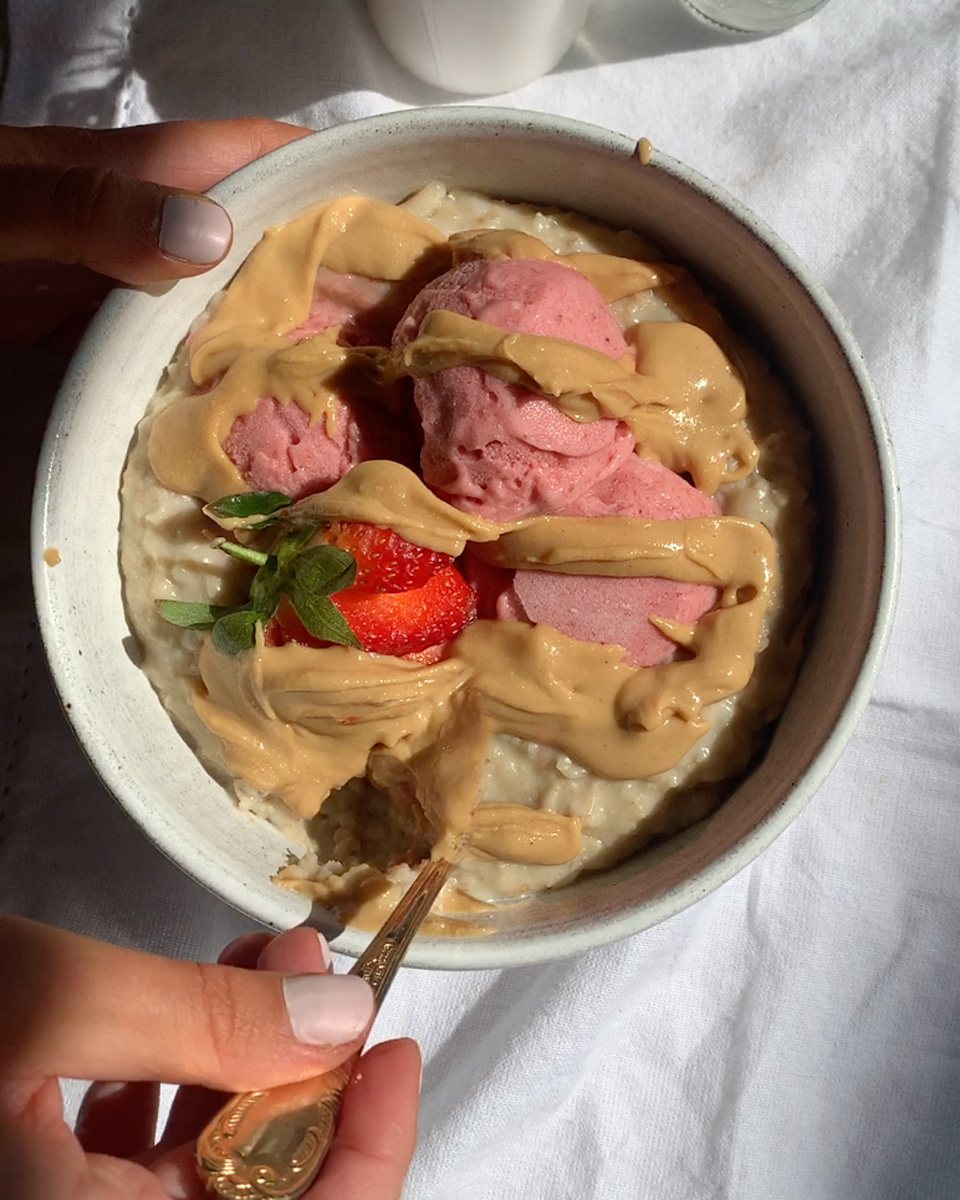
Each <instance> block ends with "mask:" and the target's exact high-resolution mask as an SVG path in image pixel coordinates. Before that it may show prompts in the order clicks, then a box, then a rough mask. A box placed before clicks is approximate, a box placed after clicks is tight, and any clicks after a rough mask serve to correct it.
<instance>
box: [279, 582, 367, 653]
mask: <svg viewBox="0 0 960 1200" xmlns="http://www.w3.org/2000/svg"><path fill="white" fill-rule="evenodd" d="M289 595H290V600H291V602H292V603H293V607H294V608H295V609H296V610H297V616H298V617H299V618H300V620H301V621H302V622H303V624H304V626H305V628H306V629H307V631H308V632H309V633H312V634H313V636H314V637H315V638H322V639H323V641H325V642H339V643H340V644H341V645H342V646H357V647H359V646H360V643H359V641H358V640H357V635H356V634H355V633H354V632H353V630H352V629H351V628H350V626H349V625H348V624H347V622H346V620H345V619H344V616H343V614H342V613H341V612H340V610H339V609H338V608H337V607H336V605H335V604H334V603H333V601H332V600H328V599H327V597H326V596H314V595H311V593H310V592H308V591H306V589H305V588H303V587H301V586H300V584H299V583H294V585H293V588H292V589H291V591H290V593H289Z"/></svg>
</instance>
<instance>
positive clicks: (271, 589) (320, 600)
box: [157, 492, 360, 657]
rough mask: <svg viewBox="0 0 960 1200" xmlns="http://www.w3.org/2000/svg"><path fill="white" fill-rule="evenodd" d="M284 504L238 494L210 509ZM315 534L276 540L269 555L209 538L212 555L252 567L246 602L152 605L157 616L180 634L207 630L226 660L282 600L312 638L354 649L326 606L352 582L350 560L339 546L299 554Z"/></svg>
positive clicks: (225, 511) (311, 529) (280, 499)
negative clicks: (217, 552)
mask: <svg viewBox="0 0 960 1200" xmlns="http://www.w3.org/2000/svg"><path fill="white" fill-rule="evenodd" d="M289 503H290V498H289V497H288V496H284V495H283V494H282V493H280V492H243V493H241V494H240V495H238V496H224V497H223V498H222V499H221V500H217V501H216V502H215V504H213V505H211V506H210V507H211V509H213V510H215V511H216V512H217V513H218V515H221V516H225V517H227V516H229V517H250V516H260V515H267V514H269V513H271V512H274V511H276V509H278V508H280V507H283V505H284V504H289ZM316 531H317V527H316V526H315V525H312V526H304V527H303V528H300V529H295V530H293V531H292V532H291V533H287V534H285V535H284V536H283V537H282V538H280V540H279V541H278V542H277V544H276V545H275V546H274V548H273V550H272V551H271V552H270V553H269V554H268V553H265V552H264V551H262V550H254V549H253V548H252V547H250V546H242V545H240V543H239V542H232V541H230V540H229V539H228V538H222V537H221V538H215V539H214V541H213V542H212V543H211V544H212V545H213V546H215V547H216V548H217V549H218V550H221V551H223V553H224V554H229V555H230V557H231V558H236V559H238V560H239V561H240V562H246V563H251V564H253V565H254V566H256V567H257V573H256V574H255V575H254V577H253V580H252V582H251V584H250V594H249V596H248V598H247V600H246V601H245V602H244V603H243V604H238V605H234V606H232V607H227V606H224V605H218V604H200V603H195V602H192V601H181V600H158V601H157V609H158V610H159V612H160V616H161V617H163V619H164V620H165V621H169V622H170V624H171V625H178V626H180V627H181V628H183V629H198V630H210V631H211V638H212V641H213V644H214V646H215V647H216V648H217V650H219V651H220V652H221V654H227V655H230V656H231V657H232V656H235V655H237V654H241V653H242V652H243V651H244V650H249V649H250V648H251V647H252V646H253V644H254V641H255V638H256V628H257V625H258V624H259V625H266V623H267V622H268V621H269V620H270V618H271V617H272V616H273V614H274V613H275V612H276V611H277V606H278V605H279V603H280V597H281V596H286V597H287V599H288V600H289V601H290V603H291V604H292V605H293V608H294V610H295V612H296V614H297V616H298V617H299V618H300V620H301V622H302V623H303V625H304V627H305V628H306V629H307V631H308V632H309V633H311V634H312V635H313V636H314V637H315V638H320V639H322V640H323V641H325V642H338V643H339V644H341V645H344V646H359V644H360V643H359V642H358V641H357V638H356V635H355V634H354V632H353V630H352V629H351V628H350V626H349V625H348V624H347V622H346V621H345V620H344V618H343V616H342V614H341V613H340V611H339V609H338V608H337V607H336V606H335V605H334V604H333V603H332V602H331V600H330V596H332V595H333V593H334V592H340V591H343V589H344V588H348V587H350V586H351V585H352V584H353V583H354V581H355V580H356V578H357V563H356V560H355V559H354V557H353V555H352V554H350V553H348V552H347V551H346V550H342V549H341V548H340V547H339V546H327V545H320V546H310V547H309V548H307V549H304V547H305V546H306V543H307V542H308V541H309V540H310V538H311V537H312V536H313V535H314V533H316Z"/></svg>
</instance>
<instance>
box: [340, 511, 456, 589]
mask: <svg viewBox="0 0 960 1200" xmlns="http://www.w3.org/2000/svg"><path fill="white" fill-rule="evenodd" d="M322 536H323V540H324V541H325V542H329V543H330V544H331V545H333V546H339V547H340V548H341V549H342V550H347V551H349V552H350V553H351V554H352V555H353V557H354V558H355V559H356V560H357V582H356V587H358V588H362V589H364V590H365V591H368V592H407V591H410V590H411V589H413V588H422V587H423V586H424V585H425V584H426V583H427V582H428V581H429V580H430V579H431V578H432V577H433V576H434V575H436V573H437V572H438V571H441V570H443V568H444V567H449V566H450V565H451V564H452V562H453V559H452V558H451V556H450V555H449V554H438V553H437V552H436V551H435V550H426V549H424V547H423V546H416V545H414V543H413V542H408V541H407V540H406V539H405V538H402V537H401V536H400V534H399V533H395V532H394V531H393V530H392V529H385V528H384V527H383V526H381V525H367V524H364V523H362V522H360V521H334V522H333V524H332V525H328V526H327V528H326V530H325V531H324V533H323V535H322Z"/></svg>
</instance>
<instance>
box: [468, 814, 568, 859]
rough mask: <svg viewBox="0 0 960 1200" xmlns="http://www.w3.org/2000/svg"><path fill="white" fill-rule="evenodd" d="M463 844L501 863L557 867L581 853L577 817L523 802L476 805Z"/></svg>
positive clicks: (475, 852) (473, 852)
mask: <svg viewBox="0 0 960 1200" xmlns="http://www.w3.org/2000/svg"><path fill="white" fill-rule="evenodd" d="M466 845H467V847H468V849H469V852H470V853H472V854H480V855H483V856H485V857H488V858H495V859H499V860H500V861H501V862H513V863H528V864H532V865H536V866H550V867H553V866H560V865H561V864H563V863H568V862H569V861H570V860H571V859H572V858H576V856H577V855H578V854H579V853H580V818H579V817H568V816H564V815H563V814H562V813H555V812H546V811H541V810H538V809H536V808H529V807H528V806H527V805H525V804H490V803H487V804H478V805H477V807H476V808H475V809H474V811H473V821H472V823H471V826H470V833H469V834H468V836H467V841H466Z"/></svg>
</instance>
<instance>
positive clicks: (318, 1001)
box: [0, 919, 373, 1091]
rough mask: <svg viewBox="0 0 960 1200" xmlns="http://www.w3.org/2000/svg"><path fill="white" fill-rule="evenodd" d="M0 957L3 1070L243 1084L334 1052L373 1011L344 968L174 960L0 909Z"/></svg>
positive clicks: (276, 1076) (330, 1057)
mask: <svg viewBox="0 0 960 1200" xmlns="http://www.w3.org/2000/svg"><path fill="white" fill-rule="evenodd" d="M0 961H2V962H3V964H4V980H5V982H4V988H3V989H2V990H0V1062H2V1063H3V1064H4V1068H3V1070H4V1074H6V1075H7V1076H12V1077H21V1078H23V1077H32V1076H38V1075H60V1076H66V1077H72V1078H80V1079H102V1080H136V1079H156V1080H163V1081H166V1082H170V1083H198V1084H202V1085H204V1086H206V1087H211V1088H217V1089H221V1090H224V1091H249V1090H253V1089H255V1088H262V1087H271V1086H273V1085H275V1084H280V1083H287V1082H291V1081H293V1080H298V1079H306V1078H309V1077H310V1076H312V1075H317V1074H320V1073H322V1072H324V1071H327V1070H329V1069H330V1068H332V1067H334V1066H336V1065H337V1064H339V1063H341V1062H343V1061H344V1060H345V1059H346V1058H347V1057H349V1055H350V1054H352V1053H353V1052H354V1051H355V1050H356V1049H358V1048H359V1046H360V1044H361V1042H362V1040H363V1038H364V1036H365V1034H366V1032H367V1029H368V1027H369V1025H370V1022H371V1021H372V1019H373V993H372V992H371V990H370V987H369V986H368V984H367V983H366V982H365V981H364V980H362V979H360V978H358V977H357V976H355V975H325V974H311V975H280V974H277V973H274V972H267V971H244V970H242V969H240V968H237V967H227V966H220V965H217V964H213V963H188V962H180V961H177V960H175V959H166V958H160V957H158V956H156V955H152V954H143V953H141V952H139V951H136V950H124V949H120V948H119V947H116V946H110V945H107V944H106V943H103V942H97V941H94V940H92V939H91V938H84V937H79V936H77V935H75V934H70V933H64V932H62V931H61V930H56V929H50V928H48V927H46V926H43V925H38V924H36V923H35V922H32V921H23V920H19V919H7V920H2V921H0Z"/></svg>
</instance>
